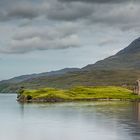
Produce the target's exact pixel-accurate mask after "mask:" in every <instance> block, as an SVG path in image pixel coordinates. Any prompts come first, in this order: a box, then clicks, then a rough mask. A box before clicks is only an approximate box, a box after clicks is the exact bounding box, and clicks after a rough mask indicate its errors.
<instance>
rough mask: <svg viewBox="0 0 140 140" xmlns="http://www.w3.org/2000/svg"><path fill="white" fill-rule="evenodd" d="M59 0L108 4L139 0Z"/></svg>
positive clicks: (136, 0)
mask: <svg viewBox="0 0 140 140" xmlns="http://www.w3.org/2000/svg"><path fill="white" fill-rule="evenodd" d="M59 1H61V2H84V3H88V2H90V3H98V4H100V3H104V4H105V3H106V4H110V3H125V2H132V1H133V2H139V0H59Z"/></svg>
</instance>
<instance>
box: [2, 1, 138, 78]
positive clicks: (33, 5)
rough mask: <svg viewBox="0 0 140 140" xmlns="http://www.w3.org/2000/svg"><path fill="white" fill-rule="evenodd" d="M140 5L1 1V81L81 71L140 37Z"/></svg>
mask: <svg viewBox="0 0 140 140" xmlns="http://www.w3.org/2000/svg"><path fill="white" fill-rule="evenodd" d="M139 13H140V0H0V80H3V79H8V78H12V77H15V76H19V75H24V74H32V73H41V72H48V71H52V70H59V69H62V68H66V67H78V68H81V67H83V66H86V65H87V64H93V63H95V62H96V61H98V60H101V59H104V58H106V57H108V56H110V55H113V54H115V53H116V52H118V51H119V50H121V49H122V48H125V47H127V46H128V45H129V44H130V43H131V42H132V41H133V40H134V39H136V38H138V37H140V16H139Z"/></svg>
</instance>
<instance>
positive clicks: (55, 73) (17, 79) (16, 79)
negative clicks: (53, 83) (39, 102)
mask: <svg viewBox="0 0 140 140" xmlns="http://www.w3.org/2000/svg"><path fill="white" fill-rule="evenodd" d="M79 70H80V69H79V68H65V69H61V70H58V71H51V72H44V73H39V74H29V75H22V76H18V77H14V78H11V79H9V80H3V81H1V82H0V83H19V82H23V81H26V80H29V79H34V78H38V77H46V76H47V77H49V76H60V75H63V74H66V73H68V72H75V71H79Z"/></svg>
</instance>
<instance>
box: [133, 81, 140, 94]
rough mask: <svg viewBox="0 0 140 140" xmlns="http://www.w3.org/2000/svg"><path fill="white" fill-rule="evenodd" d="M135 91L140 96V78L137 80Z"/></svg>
mask: <svg viewBox="0 0 140 140" xmlns="http://www.w3.org/2000/svg"><path fill="white" fill-rule="evenodd" d="M134 93H135V94H137V95H139V96H140V79H139V80H137V81H136V84H135V87H134Z"/></svg>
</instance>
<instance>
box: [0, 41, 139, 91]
mask: <svg viewBox="0 0 140 140" xmlns="http://www.w3.org/2000/svg"><path fill="white" fill-rule="evenodd" d="M139 78H140V38H138V39H136V40H134V41H133V42H132V43H131V44H130V45H129V46H128V47H126V48H124V49H123V50H121V51H120V52H118V53H117V54H115V55H113V56H111V57H108V58H106V59H104V60H101V61H98V62H97V63H95V64H91V65H88V66H86V67H84V68H82V69H75V68H74V69H63V70H60V71H53V72H50V73H41V74H33V75H26V76H20V77H16V78H13V79H10V80H7V81H2V82H0V92H15V91H17V90H18V89H19V88H20V87H21V86H24V87H26V88H30V89H37V88H43V87H54V88H69V87H73V86H102V85H103V86H106V85H110V86H114V85H115V86H127V87H131V88H132V87H133V85H134V83H135V81H136V80H137V79H139Z"/></svg>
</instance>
